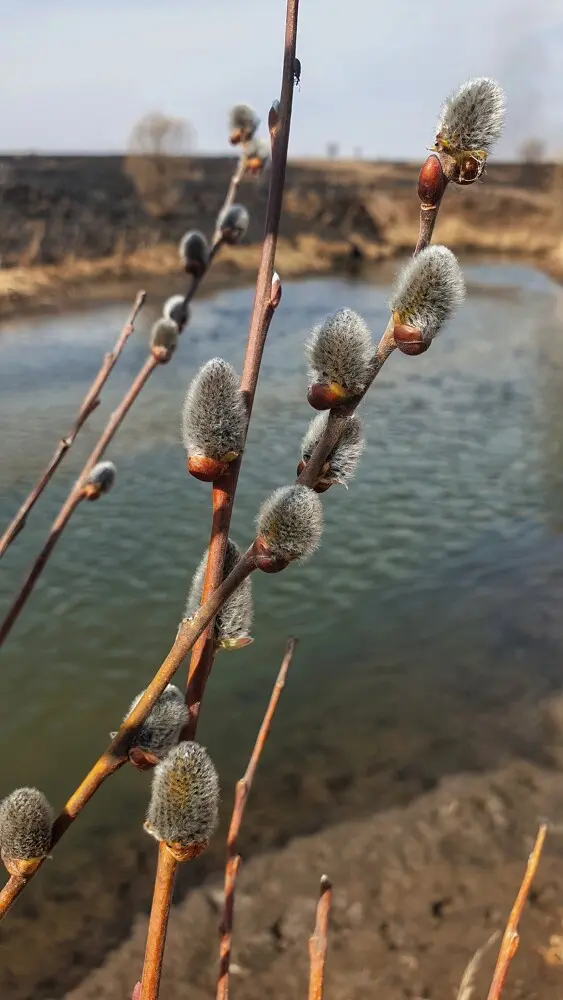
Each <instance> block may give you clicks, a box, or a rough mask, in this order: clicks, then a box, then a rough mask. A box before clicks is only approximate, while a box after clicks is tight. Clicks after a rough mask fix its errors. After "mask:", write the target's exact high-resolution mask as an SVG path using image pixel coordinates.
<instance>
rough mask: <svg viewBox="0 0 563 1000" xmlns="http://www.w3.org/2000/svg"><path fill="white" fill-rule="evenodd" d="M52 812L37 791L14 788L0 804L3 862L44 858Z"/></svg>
mask: <svg viewBox="0 0 563 1000" xmlns="http://www.w3.org/2000/svg"><path fill="white" fill-rule="evenodd" d="M52 828H53V811H52V809H51V806H50V805H49V802H48V801H47V799H46V798H45V796H44V795H43V792H40V791H39V790H38V789H37V788H16V790H15V791H14V792H11V793H10V795H8V796H7V797H6V798H5V799H3V801H2V802H0V852H1V854H2V857H3V858H4V859H6V860H15V861H31V860H34V859H35V858H46V857H47V855H48V854H49V851H50V848H51V831H52Z"/></svg>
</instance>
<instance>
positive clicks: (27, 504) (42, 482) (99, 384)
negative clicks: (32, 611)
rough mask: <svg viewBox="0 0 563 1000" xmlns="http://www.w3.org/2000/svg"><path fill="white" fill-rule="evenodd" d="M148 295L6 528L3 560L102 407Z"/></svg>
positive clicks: (0, 545) (0, 547)
mask: <svg viewBox="0 0 563 1000" xmlns="http://www.w3.org/2000/svg"><path fill="white" fill-rule="evenodd" d="M146 296H147V293H146V292H139V293H138V295H137V298H136V299H135V304H134V306H133V308H132V310H131V313H130V314H129V318H128V320H127V322H126V324H125V326H124V327H123V329H122V331H121V333H120V334H119V337H118V338H117V340H116V342H115V346H114V347H113V350H111V351H109V352H108V353H107V354H106V356H105V357H104V360H103V361H102V365H101V367H100V370H99V371H98V374H97V375H96V377H95V378H94V380H93V382H92V384H91V386H90V388H89V389H88V392H87V393H86V395H85V396H84V399H83V400H82V403H81V406H80V409H79V411H78V413H77V415H76V418H75V420H74V423H73V425H72V427H71V428H70V430H69V432H68V434H67V435H66V437H64V438H62V439H61V440H60V441H59V444H58V445H57V448H56V451H55V453H54V455H53V457H52V459H51V461H50V462H49V464H48V465H47V466H46V468H45V470H44V472H43V474H42V475H41V477H40V479H39V480H38V482H37V483H36V484H35V486H34V487H33V489H32V490H31V491H30V493H29V494H28V496H27V497H26V499H25V500H24V502H23V503H22V505H21V507H20V509H19V510H18V512H17V514H16V515H15V517H14V518H13V519H12V521H11V522H10V524H9V525H8V527H7V528H6V530H5V532H4V534H3V535H2V537H1V538H0V559H1V558H2V556H3V555H4V553H5V551H6V549H7V548H8V546H9V545H11V543H12V542H13V541H14V539H15V538H16V536H17V535H19V533H20V531H21V530H22V528H24V527H25V523H26V520H27V515H28V514H29V513H30V511H31V510H32V509H33V507H34V506H35V504H36V503H37V501H38V500H39V497H40V496H41V494H42V493H43V490H44V489H45V487H46V486H48V484H49V482H50V480H51V478H52V476H53V475H54V473H55V472H56V471H57V469H58V467H59V465H60V464H61V462H62V460H63V458H64V457H65V455H66V453H67V451H69V449H70V448H71V447H72V445H73V444H74V441H75V439H76V437H77V435H78V434H79V432H80V430H81V429H82V427H83V426H84V424H85V423H86V421H87V420H88V417H89V416H90V414H91V413H93V412H94V410H95V409H97V407H98V406H99V405H100V392H101V391H102V389H103V387H104V385H105V384H106V382H107V380H108V378H109V376H110V374H111V372H112V371H113V369H114V366H115V363H116V361H117V360H118V358H119V356H120V354H121V352H122V350H123V348H124V347H125V344H126V343H127V341H128V340H129V337H130V336H131V334H132V333H133V330H134V329H135V321H136V319H137V316H138V315H139V312H140V311H141V309H142V307H143V305H144V303H145V299H146Z"/></svg>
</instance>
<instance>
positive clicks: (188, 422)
mask: <svg viewBox="0 0 563 1000" xmlns="http://www.w3.org/2000/svg"><path fill="white" fill-rule="evenodd" d="M245 428H246V410H245V408H244V403H243V398H242V395H241V393H240V389H239V380H238V377H237V374H236V372H235V370H234V368H233V367H232V365H230V364H229V363H228V362H227V361H224V360H223V358H212V359H211V361H208V362H207V364H205V365H204V366H203V368H200V370H199V372H198V373H197V375H196V376H195V378H194V379H193V381H192V383H191V385H190V387H189V389H188V391H187V393H186V398H185V400H184V406H183V410H182V439H183V442H184V447H185V449H186V452H187V453H188V457H192V456H193V455H205V457H206V458H215V459H222V458H223V457H224V456H225V455H228V454H229V453H235V454H237V455H238V454H239V453H240V451H241V450H242V446H243V443H244V433H245Z"/></svg>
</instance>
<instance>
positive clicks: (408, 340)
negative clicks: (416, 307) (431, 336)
mask: <svg viewBox="0 0 563 1000" xmlns="http://www.w3.org/2000/svg"><path fill="white" fill-rule="evenodd" d="M393 337H394V340H395V343H396V345H397V347H398V348H399V350H400V351H402V352H403V354H424V352H425V351H427V350H428V348H429V347H430V343H429V342H427V341H425V340H424V339H423V337H422V334H421V332H420V330H419V329H418V328H417V327H416V326H411V325H410V324H409V323H396V324H395V326H394V327H393Z"/></svg>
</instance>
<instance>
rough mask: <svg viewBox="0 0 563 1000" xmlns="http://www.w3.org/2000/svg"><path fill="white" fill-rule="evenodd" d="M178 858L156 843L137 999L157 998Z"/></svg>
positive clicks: (148, 999)
mask: <svg viewBox="0 0 563 1000" xmlns="http://www.w3.org/2000/svg"><path fill="white" fill-rule="evenodd" d="M177 869H178V862H177V860H176V858H175V857H174V855H173V854H172V852H171V851H170V850H169V849H168V847H167V846H166V844H159V845H158V864H157V869H156V875H155V879H154V892H153V900H152V906H151V915H150V918H149V927H148V931H147V944H146V950H145V960H144V963H143V974H142V977H141V986H140V989H139V992H138V1000H158V992H159V989H160V978H161V975H162V959H163V956H164V945H165V944H166V930H167V927H168V916H169V914H170V907H171V905H172V893H173V891H174V881H175V878H176V871H177Z"/></svg>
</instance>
